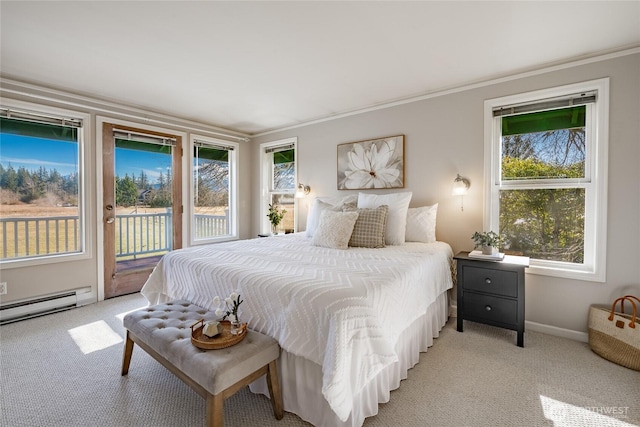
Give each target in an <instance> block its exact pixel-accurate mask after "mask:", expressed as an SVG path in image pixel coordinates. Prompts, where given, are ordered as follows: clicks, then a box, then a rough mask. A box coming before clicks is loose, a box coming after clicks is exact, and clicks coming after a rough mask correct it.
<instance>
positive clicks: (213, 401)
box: [207, 393, 224, 427]
mask: <svg viewBox="0 0 640 427" xmlns="http://www.w3.org/2000/svg"><path fill="white" fill-rule="evenodd" d="M223 415H224V396H223V393H218V394H216V395H212V394H209V395H207V427H223V425H224V417H223Z"/></svg>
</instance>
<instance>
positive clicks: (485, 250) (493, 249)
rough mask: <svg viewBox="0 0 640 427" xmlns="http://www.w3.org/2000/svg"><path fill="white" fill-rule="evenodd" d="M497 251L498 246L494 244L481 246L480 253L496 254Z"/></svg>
mask: <svg viewBox="0 0 640 427" xmlns="http://www.w3.org/2000/svg"><path fill="white" fill-rule="evenodd" d="M497 253H498V248H496V247H495V246H483V247H482V254H483V255H496V254H497Z"/></svg>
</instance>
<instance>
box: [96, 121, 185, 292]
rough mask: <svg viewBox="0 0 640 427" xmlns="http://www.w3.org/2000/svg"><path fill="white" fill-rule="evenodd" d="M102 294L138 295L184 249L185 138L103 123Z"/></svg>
mask: <svg viewBox="0 0 640 427" xmlns="http://www.w3.org/2000/svg"><path fill="white" fill-rule="evenodd" d="M102 147H103V148H102V158H103V177H102V179H103V191H104V193H103V194H104V200H103V230H104V295H105V298H111V297H114V296H118V295H124V294H129V293H134V292H139V291H140V289H141V288H142V286H143V285H144V283H145V281H146V280H147V278H148V277H149V274H150V273H151V271H152V270H153V268H154V267H155V266H156V264H157V263H158V261H159V260H160V258H161V257H162V256H163V255H164V254H165V253H167V252H169V251H170V250H173V249H179V248H181V247H182V210H183V208H182V190H181V189H182V180H181V176H182V167H181V165H182V160H181V158H182V149H181V147H182V138H181V137H180V136H178V135H171V134H166V133H161V132H152V131H149V130H144V129H136V128H132V127H128V126H121V125H115V124H111V123H104V124H103V129H102Z"/></svg>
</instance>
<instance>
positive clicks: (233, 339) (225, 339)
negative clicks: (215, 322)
mask: <svg viewBox="0 0 640 427" xmlns="http://www.w3.org/2000/svg"><path fill="white" fill-rule="evenodd" d="M220 325H221V326H222V332H221V333H220V334H218V335H216V336H215V337H213V338H209V337H208V336H206V335H205V334H203V333H202V330H203V329H204V319H200V320H198V321H197V322H196V323H194V324H193V325H191V343H192V344H193V345H195V346H196V347H198V348H201V349H203V350H218V349H221V348H227V347H231V346H232V345H236V344H238V343H239V342H240V341H242V340H243V339H244V337H246V336H247V324H246V323H243V324H241V325H240V333H239V334H238V335H232V334H231V322H229V321H228V320H222V321H220Z"/></svg>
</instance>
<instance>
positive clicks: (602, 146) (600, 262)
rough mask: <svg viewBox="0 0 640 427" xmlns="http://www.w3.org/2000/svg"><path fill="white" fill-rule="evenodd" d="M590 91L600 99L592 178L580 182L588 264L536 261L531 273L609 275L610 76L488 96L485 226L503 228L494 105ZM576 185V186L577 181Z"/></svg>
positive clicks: (594, 119) (594, 130)
mask: <svg viewBox="0 0 640 427" xmlns="http://www.w3.org/2000/svg"><path fill="white" fill-rule="evenodd" d="M591 90H596V91H597V92H598V99H597V101H596V103H595V104H593V105H591V106H590V107H588V109H587V113H588V114H589V113H590V114H592V127H590V128H589V129H587V132H592V134H593V135H594V137H593V138H588V143H591V144H593V146H591V147H590V148H591V150H590V151H589V150H587V152H588V154H592V155H591V156H590V158H587V163H588V165H587V170H586V173H587V174H588V176H587V178H591V182H590V183H584V184H582V183H581V184H580V186H584V188H588V190H587V198H586V200H585V211H586V215H585V262H584V265H582V266H575V267H573V266H570V265H569V264H568V263H560V262H554V261H543V260H531V263H530V267H529V268H528V269H527V273H531V274H539V275H545V276H554V277H561V278H567V279H577V280H585V281H594V282H604V281H605V280H606V265H607V181H608V180H607V178H608V163H609V162H608V151H609V150H608V147H609V78H603V79H598V80H592V81H587V82H582V83H576V84H571V85H566V86H560V87H554V88H549V89H543V90H538V91H533V92H527V93H523V94H518V95H510V96H505V97H501V98H495V99H489V100H486V101H485V103H484V153H485V154H484V182H485V196H484V229H485V230H498V224H499V216H498V197H497V196H498V192H499V190H500V188H501V187H500V185H501V183H500V176H499V168H498V166H499V164H500V143H499V141H496V138H497V137H496V136H497V135H500V132H501V131H500V128H499V124H500V120H499V119H494V117H493V108H494V107H499V106H502V105H511V104H516V103H526V102H533V101H537V100H540V99H546V98H554V97H560V96H565V95H571V94H573V93H578V92H583V91H591ZM590 110H591V111H590ZM585 181H586V180H585ZM515 185H519V187H518V188H526V184H525V183H522V184H517V183H516V184H515ZM572 186H575V181H574V182H573V183H572Z"/></svg>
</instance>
